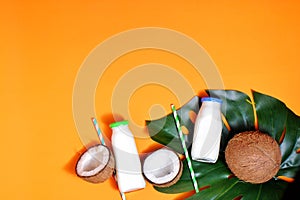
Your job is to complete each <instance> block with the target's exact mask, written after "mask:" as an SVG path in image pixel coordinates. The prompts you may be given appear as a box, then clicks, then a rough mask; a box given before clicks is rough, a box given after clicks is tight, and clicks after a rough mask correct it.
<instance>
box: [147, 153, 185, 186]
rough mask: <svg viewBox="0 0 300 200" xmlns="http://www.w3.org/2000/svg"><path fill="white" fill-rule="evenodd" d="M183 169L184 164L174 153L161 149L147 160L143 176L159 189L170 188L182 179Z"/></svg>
mask: <svg viewBox="0 0 300 200" xmlns="http://www.w3.org/2000/svg"><path fill="white" fill-rule="evenodd" d="M182 168H183V165H182V162H181V160H180V158H179V156H178V155H177V154H176V153H175V152H174V151H172V150H169V149H159V150H156V151H154V152H152V153H151V154H149V155H148V156H147V157H146V158H145V160H144V163H143V174H144V177H145V178H146V179H147V180H148V181H149V182H150V183H151V184H153V185H155V186H157V187H169V186H171V185H174V184H175V183H176V182H177V181H178V180H179V179H180V177H181V175H182Z"/></svg>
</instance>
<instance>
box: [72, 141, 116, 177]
mask: <svg viewBox="0 0 300 200" xmlns="http://www.w3.org/2000/svg"><path fill="white" fill-rule="evenodd" d="M97 151H101V153H99V152H97ZM103 152H104V153H105V154H106V155H104V153H103ZM104 156H108V159H107V160H106V159H103V158H102V157H104ZM114 169H115V159H114V156H113V153H112V152H111V150H110V149H109V148H108V147H107V146H104V145H102V144H99V145H95V146H93V147H90V148H89V149H87V150H86V151H85V152H84V153H83V154H82V155H81V156H80V157H79V159H78V161H77V164H76V174H77V176H78V177H80V178H82V179H83V180H85V181H88V182H91V183H102V182H104V181H106V180H107V179H109V178H110V177H111V176H112V174H113V172H114Z"/></svg>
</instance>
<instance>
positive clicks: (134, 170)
mask: <svg viewBox="0 0 300 200" xmlns="http://www.w3.org/2000/svg"><path fill="white" fill-rule="evenodd" d="M109 126H110V127H111V129H112V139H111V140H112V148H113V152H114V156H115V160H116V173H117V182H118V187H119V190H120V191H121V192H131V191H134V190H138V189H142V188H145V186H146V182H145V180H144V177H143V175H142V167H141V161H140V157H139V154H138V151H137V148H136V144H135V141H134V137H133V134H132V133H131V131H130V129H129V127H128V121H120V122H115V123H112V124H110V125H109Z"/></svg>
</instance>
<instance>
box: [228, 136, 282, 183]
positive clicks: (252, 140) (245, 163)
mask: <svg viewBox="0 0 300 200" xmlns="http://www.w3.org/2000/svg"><path fill="white" fill-rule="evenodd" d="M225 159H226V163H227V165H228V167H229V168H230V170H231V171H232V173H233V174H234V175H235V176H237V177H238V178H239V179H241V180H243V181H245V182H250V183H253V184H259V183H264V182H266V181H268V180H270V179H271V178H272V177H273V176H274V175H276V174H277V172H278V170H279V168H280V163H281V152H280V148H279V145H278V144H277V142H276V141H275V140H274V139H273V138H272V137H270V136H269V135H267V134H265V133H262V132H260V131H246V132H242V133H239V134H237V135H235V136H234V137H233V138H232V139H231V140H230V141H229V142H228V145H227V147H226V149H225Z"/></svg>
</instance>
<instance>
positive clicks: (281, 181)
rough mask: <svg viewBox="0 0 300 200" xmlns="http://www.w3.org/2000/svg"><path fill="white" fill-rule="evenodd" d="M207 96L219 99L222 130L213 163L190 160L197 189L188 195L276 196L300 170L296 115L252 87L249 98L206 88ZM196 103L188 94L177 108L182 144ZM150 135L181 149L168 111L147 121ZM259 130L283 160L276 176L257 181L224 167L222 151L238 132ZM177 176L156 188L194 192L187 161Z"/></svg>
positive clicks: (299, 126)
mask: <svg viewBox="0 0 300 200" xmlns="http://www.w3.org/2000/svg"><path fill="white" fill-rule="evenodd" d="M206 92H207V94H208V96H211V97H217V98H221V99H222V100H223V104H222V114H223V116H224V117H223V129H222V138H221V147H220V154H219V159H218V161H217V162H216V163H214V164H209V163H201V162H195V161H192V165H193V168H194V171H195V176H196V179H197V182H198V186H199V188H200V192H199V193H197V194H194V195H192V196H191V197H189V198H188V199H205V200H207V199H241V198H242V199H243V200H252V199H272V200H277V199H278V200H279V199H281V197H282V195H283V194H284V191H285V189H286V187H287V185H288V182H287V180H292V178H294V177H295V175H296V173H297V172H298V171H299V170H300V117H299V116H297V115H296V114H294V113H293V112H292V111H291V110H290V109H289V108H287V107H286V105H285V104H284V103H283V102H282V101H280V100H278V99H276V98H274V97H271V96H268V95H265V94H261V93H259V92H255V91H252V96H253V101H252V100H251V98H250V97H249V96H248V95H246V94H244V93H242V92H240V91H235V90H207V91H206ZM200 106H201V102H200V97H198V96H195V97H193V98H192V99H191V100H190V101H189V102H188V103H186V104H185V105H183V106H182V107H181V108H180V109H179V110H178V115H179V118H180V122H181V125H182V126H183V127H185V129H186V130H188V131H187V132H188V134H187V135H186V144H187V146H188V147H190V145H191V139H192V136H193V129H194V119H195V118H194V117H195V113H197V112H198V111H199V108H200ZM146 124H147V127H148V131H149V134H150V137H151V138H152V139H153V140H154V141H156V142H158V143H161V144H163V145H166V146H168V147H169V148H172V149H173V150H175V151H177V152H178V153H182V152H183V150H182V147H181V144H180V141H179V138H178V133H177V130H176V127H175V124H174V119H173V117H172V114H171V113H170V114H169V115H167V116H165V117H163V118H161V119H157V120H152V121H146ZM255 129H258V130H260V131H262V132H265V133H267V134H269V135H270V136H271V137H273V138H274V139H275V140H276V141H277V142H278V144H279V145H280V150H281V155H282V163H281V166H280V170H279V172H278V173H277V175H276V176H275V177H274V178H273V179H271V180H270V181H268V182H266V183H262V184H251V183H246V182H243V181H241V180H239V179H238V178H237V177H235V176H233V175H232V173H231V171H230V170H229V169H228V167H227V165H226V162H225V159H224V150H225V148H226V145H227V143H228V141H229V140H230V139H231V138H232V137H233V136H234V135H235V134H237V133H239V132H242V131H247V130H248V131H249V130H255ZM183 163H184V169H183V174H182V176H181V178H180V180H179V181H178V182H177V183H176V184H175V185H173V186H171V187H168V188H158V187H155V189H156V190H158V191H160V192H163V193H181V192H187V191H192V190H194V188H193V184H192V182H191V178H190V173H189V170H188V166H187V163H186V161H185V160H184V162H183Z"/></svg>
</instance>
